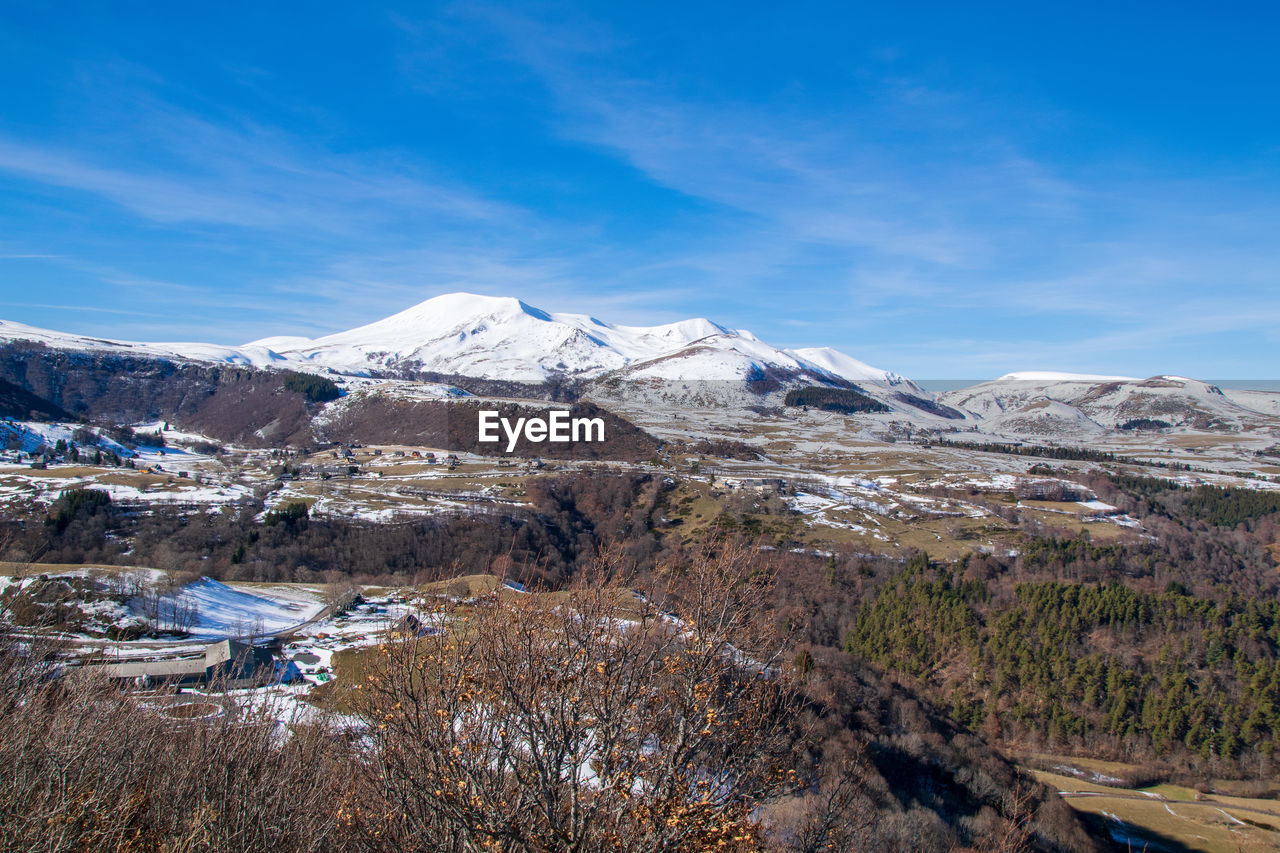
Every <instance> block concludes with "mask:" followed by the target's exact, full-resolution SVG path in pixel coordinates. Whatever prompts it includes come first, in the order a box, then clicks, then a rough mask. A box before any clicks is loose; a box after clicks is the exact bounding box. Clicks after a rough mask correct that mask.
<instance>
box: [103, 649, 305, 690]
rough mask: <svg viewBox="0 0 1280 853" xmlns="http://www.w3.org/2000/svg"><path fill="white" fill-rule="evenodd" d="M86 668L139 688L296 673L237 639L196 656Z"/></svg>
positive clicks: (239, 683) (245, 681)
mask: <svg viewBox="0 0 1280 853" xmlns="http://www.w3.org/2000/svg"><path fill="white" fill-rule="evenodd" d="M85 670H86V671H87V672H93V673H97V674H100V675H104V676H106V677H107V678H110V679H112V680H114V681H129V682H133V683H134V684H136V685H138V686H139V687H153V686H160V685H172V686H178V685H186V684H216V685H218V686H221V687H225V688H227V689H232V688H238V687H258V686H261V685H263V684H270V683H272V682H276V681H289V680H292V677H296V673H297V667H293V668H292V671H293V676H292V677H291V674H290V671H289V667H287V666H284V665H282V664H280V663H278V662H277V661H276V659H275V657H274V656H272V654H271V652H269V651H267V650H266V649H260V648H257V647H255V646H250V645H248V644H247V643H241V642H238V641H236V640H222V641H221V642H217V643H214V644H212V645H210V646H207V647H206V648H205V650H204V655H203V656H201V657H198V658H182V659H171V660H158V661H124V662H121V663H105V664H94V665H91V666H86V667H85Z"/></svg>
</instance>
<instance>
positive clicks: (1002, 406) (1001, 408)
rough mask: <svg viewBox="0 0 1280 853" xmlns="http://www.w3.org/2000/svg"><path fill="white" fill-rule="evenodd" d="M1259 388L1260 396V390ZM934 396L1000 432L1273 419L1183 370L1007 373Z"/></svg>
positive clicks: (1238, 425)
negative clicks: (1141, 374)
mask: <svg viewBox="0 0 1280 853" xmlns="http://www.w3.org/2000/svg"><path fill="white" fill-rule="evenodd" d="M1258 396H1259V398H1260V402H1261V401H1262V399H1263V396H1264V395H1258ZM939 399H940V400H941V401H942V402H944V403H946V404H947V405H949V406H953V407H955V408H957V409H961V410H963V411H965V412H967V413H968V414H969V415H971V416H972V417H974V418H976V419H978V420H981V421H983V422H984V426H987V425H989V426H991V427H992V428H994V429H996V431H1002V432H1030V433H1036V434H1049V433H1059V434H1070V433H1081V432H1084V433H1088V432H1093V431H1094V427H1095V426H1097V427H1101V428H1103V429H1115V428H1118V427H1124V426H1125V425H1126V424H1131V423H1133V422H1144V421H1145V422H1148V423H1157V422H1158V423H1162V424H1165V425H1168V426H1170V427H1187V428H1191V429H1196V430H1215V431H1224V430H1225V431H1247V430H1249V429H1256V428H1260V427H1267V426H1274V415H1272V414H1271V413H1269V412H1266V411H1265V410H1259V409H1253V408H1249V407H1247V406H1245V405H1242V403H1241V402H1240V401H1238V400H1234V399H1232V398H1230V397H1228V396H1226V395H1225V394H1223V392H1222V391H1221V389H1219V388H1218V387H1217V386H1215V385H1210V384H1208V383H1205V382H1200V381H1197V380H1194V379H1187V378H1185V377H1182V376H1153V377H1151V378H1149V379H1130V378H1125V377H1103V376H1090V375H1084V374H1065V373H1042V372H1028V373H1011V374H1008V375H1006V376H1003V377H1001V378H1000V379H996V380H994V381H992V382H983V383H980V384H978V385H974V386H972V387H970V388H963V389H960V390H958V391H948V392H946V393H943V394H940V395H939ZM1260 408H1261V407H1260Z"/></svg>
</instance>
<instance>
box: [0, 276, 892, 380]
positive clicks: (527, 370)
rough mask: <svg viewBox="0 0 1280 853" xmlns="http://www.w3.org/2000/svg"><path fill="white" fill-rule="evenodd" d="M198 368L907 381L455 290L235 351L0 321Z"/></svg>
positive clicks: (2, 332)
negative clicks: (781, 373)
mask: <svg viewBox="0 0 1280 853" xmlns="http://www.w3.org/2000/svg"><path fill="white" fill-rule="evenodd" d="M3 340H9V341H13V340H33V341H39V342H42V343H44V344H46V345H48V346H51V347H55V348H59V349H76V350H89V351H97V352H113V353H120V354H133V355H140V356H150V357H160V358H171V359H180V360H188V361H197V362H214V363H225V364H245V365H252V366H254V367H282V368H290V369H294V370H309V371H312V372H317V371H320V372H331V373H336V374H340V375H344V376H370V375H375V374H386V373H388V372H392V373H394V372H410V373H416V372H420V371H430V372H436V373H443V374H452V375H459V376H469V377H474V378H478V379H499V380H514V381H521V382H541V381H544V380H546V379H548V378H549V377H551V376H553V375H565V376H571V377H577V378H586V379H590V378H595V377H598V376H602V375H604V374H607V373H611V372H613V371H620V370H625V371H627V375H628V376H629V377H631V378H640V379H695V380H703V379H705V380H729V379H742V378H744V377H746V376H747V375H749V374H750V373H751V372H752V371H753V369H759V368H768V367H777V368H782V369H785V370H788V371H793V372H796V373H808V374H810V375H812V376H815V377H818V378H824V377H826V378H839V379H847V380H852V381H856V382H877V383H882V384H886V385H888V384H897V383H898V382H902V381H903V379H902V377H900V376H898V375H897V374H895V373H891V372H889V371H886V370H881V369H879V368H874V367H871V366H870V365H867V364H864V363H863V362H861V361H858V360H857V359H854V358H851V357H849V356H847V355H845V354H844V353H841V352H838V351H836V350H833V349H830V348H825V347H824V348H816V349H799V350H781V349H778V348H776V347H773V346H771V345H769V344H767V343H765V342H764V341H762V340H760V339H759V338H757V337H756V336H755V335H753V334H751V332H748V331H746V330H744V329H729V328H726V327H724V326H721V325H719V324H717V323H714V322H712V321H711V320H708V319H705V318H702V317H698V318H694V319H690V320H682V321H680V322H677V323H669V324H666V325H661V326H625V325H620V324H614V323H606V322H604V321H602V320H598V319H596V318H594V317H590V316H587V315H585V314H567V313H556V314H553V313H548V312H546V311H543V310H541V309H539V308H535V307H534V306H532V305H529V304H528V303H525V302H522V301H520V300H519V299H514V298H511V297H493V296H478V295H476V294H471V293H449V294H445V295H443V296H437V297H434V298H432V299H428V300H426V301H425V302H421V303H419V304H417V305H414V306H413V307H411V308H408V309H406V310H404V311H401V312H399V313H398V314H393V315H392V316H390V317H386V318H384V319H382V320H378V321H376V322H374V323H369V324H367V325H364V326H360V327H358V328H355V329H350V330H347V331H345V332H337V333H335V334H332V335H325V336H323V337H319V338H315V339H312V338H305V337H297V336H273V337H267V338H262V339H261V340H257V341H253V342H251V343H248V344H244V345H243V346H239V347H228V346H219V345H216V344H205V343H135V342H130V341H113V340H106V339H102V338H92V337H87V336H82V335H73V334H66V333H63V332H55V331H49V330H47V329H37V328H34V327H31V326H26V325H23V324H21V323H12V322H6V321H0V341H3Z"/></svg>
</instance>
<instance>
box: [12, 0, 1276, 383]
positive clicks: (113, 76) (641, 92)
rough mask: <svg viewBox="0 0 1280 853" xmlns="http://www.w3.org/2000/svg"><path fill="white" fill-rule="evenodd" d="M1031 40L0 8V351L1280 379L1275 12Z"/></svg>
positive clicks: (404, 12) (311, 8)
mask: <svg viewBox="0 0 1280 853" xmlns="http://www.w3.org/2000/svg"><path fill="white" fill-rule="evenodd" d="M891 6H892V7H893V8H889V7H891ZM1056 6H1057V7H1056V8H1054V7H1051V6H1050V4H1036V3H1025V2H1023V3H1011V4H1007V5H1005V4H992V5H985V4H957V3H939V4H924V5H919V4H917V5H912V6H907V5H904V4H885V3H877V4H851V3H804V2H793V3H785V4H780V3H743V2H736V3H723V4H720V3H688V2H685V3H675V4H659V3H638V4H620V3H599V4H588V3H579V4H566V5H542V4H486V3H458V4H439V5H437V4H421V3H416V4H405V5H403V6H398V7H397V6H382V7H375V5H374V4H337V3H315V4H264V3H245V4H240V3H234V2H232V3H224V4H218V5H217V6H216V7H213V6H197V5H193V4H175V3H164V4H162V3H141V2H129V3H107V2H103V3H94V4H87V3H86V4H77V3H69V4H50V3H36V2H30V3H28V2H13V0H0V80H3V81H4V83H3V85H2V86H0V317H3V318H5V319H10V320H17V321H20V322H25V323H29V324H32V325H38V326H45V327H50V328H56V329H63V330H68V331H76V332H82V333H89V334H97V335H104V336H112V337H121V338H132V339H141V340H182V339H186V340H192V339H194V340H209V341H214V342H219V343H242V342H245V341H248V340H251V339H254V338H257V337H262V336H265V335H269V334H305V335H316V334H322V333H325V332H329V331H336V330H339V329H344V328H349V327H351V326H354V325H358V324H360V323H363V322H368V321H372V320H375V319H378V318H380V317H382V316H385V315H387V314H390V313H393V312H394V311H398V310H401V309H403V308H406V307H408V306H410V305H412V304H414V303H416V302H419V301H421V300H423V299H426V298H428V297H430V296H433V295H436V294H439V293H444V292H449V291H453V290H471V291H476V292H481V293H490V294H501V295H514V296H520V297H521V298H523V299H525V300H526V301H528V302H531V303H533V304H535V305H538V306H539V307H542V308H546V309H549V310H562V311H578V312H584V313H591V314H594V315H595V316H598V317H600V318H602V319H605V320H610V321H614V322H629V323H656V322H664V321H669V320H674V319H680V318H683V317H688V316H695V315H702V316H707V317H710V318H712V319H714V320H716V321H718V322H721V323H724V324H727V325H730V326H734V327H739V328H747V329H751V330H752V331H754V332H755V333H756V334H758V335H759V336H760V337H762V338H764V339H765V340H768V341H770V342H771V343H774V344H776V345H781V346H819V345H829V346H835V347H837V348H839V349H842V350H844V351H846V352H848V353H849V354H851V355H853V356H855V357H857V358H861V359H863V360H865V361H868V362H871V363H873V364H876V365H879V366H883V367H887V368H891V369H894V370H897V371H899V372H902V373H905V374H907V375H912V376H916V377H921V378H945V377H987V376H995V375H999V374H1001V373H1004V372H1007V371H1010V370H1018V369H1062V370H1079V371H1089V372H1120V373H1127V374H1135V375H1150V374H1154V373H1160V372H1165V373H1180V374H1189V375H1195V376H1201V377H1222V378H1226V377H1241V378H1273V377H1280V357H1278V356H1277V352H1278V345H1280V192H1278V191H1280V62H1278V61H1277V60H1276V58H1275V38H1276V33H1277V26H1278V25H1280V12H1277V7H1276V6H1275V5H1274V4H1269V3H1257V4H1230V3H1227V4H1221V5H1219V6H1216V7H1214V8H1213V9H1212V10H1210V9H1209V7H1207V6H1203V5H1201V6H1199V8H1194V7H1193V4H1154V3H1151V4H1141V3H1140V4H1092V3H1074V4H1056ZM1117 7H1122V8H1117ZM215 9H216V11H214V10H215Z"/></svg>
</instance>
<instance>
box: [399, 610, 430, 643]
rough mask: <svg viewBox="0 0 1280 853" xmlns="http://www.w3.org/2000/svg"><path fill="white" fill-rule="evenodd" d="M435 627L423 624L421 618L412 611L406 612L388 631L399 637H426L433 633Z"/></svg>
mask: <svg viewBox="0 0 1280 853" xmlns="http://www.w3.org/2000/svg"><path fill="white" fill-rule="evenodd" d="M435 632H436V629H434V628H432V627H431V626H429V625H424V624H423V623H422V620H421V619H419V618H418V617H417V616H414V615H413V614H412V613H406V614H405V615H404V616H402V617H400V618H399V619H398V620H396V623H395V624H394V625H392V626H391V630H390V633H391V634H392V635H393V636H400V637H426V636H429V635H431V634H434V633H435Z"/></svg>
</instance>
